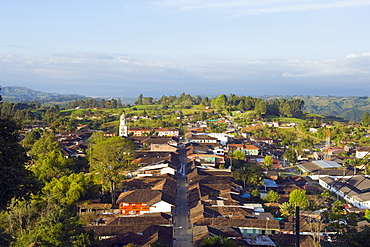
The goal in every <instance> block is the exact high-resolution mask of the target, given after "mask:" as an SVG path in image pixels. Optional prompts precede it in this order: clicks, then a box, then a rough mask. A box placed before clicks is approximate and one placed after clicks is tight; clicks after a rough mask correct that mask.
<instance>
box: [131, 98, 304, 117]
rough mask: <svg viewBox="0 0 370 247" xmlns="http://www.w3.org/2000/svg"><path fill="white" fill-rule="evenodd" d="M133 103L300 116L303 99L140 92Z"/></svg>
mask: <svg viewBox="0 0 370 247" xmlns="http://www.w3.org/2000/svg"><path fill="white" fill-rule="evenodd" d="M135 105H162V106H164V107H169V106H171V105H180V106H183V107H184V108H190V107H192V106H193V105H200V106H203V107H210V108H212V109H215V110H228V111H236V110H239V111H252V110H254V111H255V113H256V115H263V114H268V115H275V116H285V117H300V116H302V108H303V106H304V101H303V100H300V99H290V100H286V99H272V100H263V99H261V98H254V97H251V96H237V95H235V94H230V95H229V96H226V95H225V94H221V95H219V96H218V97H216V98H209V97H204V98H202V97H201V96H199V95H197V96H194V97H193V96H191V95H190V94H185V93H182V94H181V95H180V96H178V97H177V96H165V95H163V96H162V97H161V98H159V99H157V100H155V99H154V98H152V97H144V96H143V95H142V94H140V95H139V97H138V98H137V99H136V101H135Z"/></svg>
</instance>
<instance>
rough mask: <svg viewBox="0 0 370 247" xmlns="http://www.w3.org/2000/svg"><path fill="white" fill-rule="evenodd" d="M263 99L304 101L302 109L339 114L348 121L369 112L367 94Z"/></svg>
mask: <svg viewBox="0 0 370 247" xmlns="http://www.w3.org/2000/svg"><path fill="white" fill-rule="evenodd" d="M263 98H264V99H267V100H268V99H273V98H284V99H293V98H294V99H301V100H303V101H304V107H303V111H306V112H309V113H313V114H319V115H323V116H340V117H343V118H344V119H347V120H349V121H357V122H358V121H361V119H362V116H363V115H364V114H365V112H370V98H369V97H367V96H347V97H344V96H311V95H294V96H264V97H263Z"/></svg>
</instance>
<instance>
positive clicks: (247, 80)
mask: <svg viewBox="0 0 370 247" xmlns="http://www.w3.org/2000/svg"><path fill="white" fill-rule="evenodd" d="M369 13H370V1H368V0H346V1H345V0H318V1H309V0H299V1H298V0H259V1H255V0H253V1H252V0H227V1H219V0H214V1H210V0H151V1H146V0H135V1H131V0H126V1H122V0H119V1H118V0H108V1H101V0H100V1H97V0H79V1H72V0H63V1H47V0H42V1H41V0H33V1H26V0H18V1H8V0H0V35H1V38H0V85H1V86H26V87H29V88H32V89H35V90H39V91H46V92H59V93H78V94H83V95H87V96H110V97H129V96H132V97H136V96H137V95H139V94H140V93H143V94H144V96H152V97H160V96H161V95H179V94H180V93H182V92H185V93H190V94H192V95H198V94H199V95H219V94H222V93H225V94H230V93H235V94H237V95H252V96H258V95H292V94H294V95H307V94H312V95H340V96H346V95H369V94H370V83H369V82H370V32H369V26H368V25H369V23H370V15H369Z"/></svg>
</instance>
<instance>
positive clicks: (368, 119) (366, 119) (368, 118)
mask: <svg viewBox="0 0 370 247" xmlns="http://www.w3.org/2000/svg"><path fill="white" fill-rule="evenodd" d="M361 124H362V125H363V126H365V127H368V126H369V125H370V114H369V112H365V114H364V115H363V116H362V120H361Z"/></svg>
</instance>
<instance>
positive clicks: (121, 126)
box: [119, 112, 128, 137]
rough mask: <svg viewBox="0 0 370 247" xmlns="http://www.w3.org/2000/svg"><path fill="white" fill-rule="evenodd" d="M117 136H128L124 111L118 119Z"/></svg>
mask: <svg viewBox="0 0 370 247" xmlns="http://www.w3.org/2000/svg"><path fill="white" fill-rule="evenodd" d="M119 136H123V137H127V136H128V126H127V120H126V115H125V112H123V113H122V115H121V117H120V121H119Z"/></svg>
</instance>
